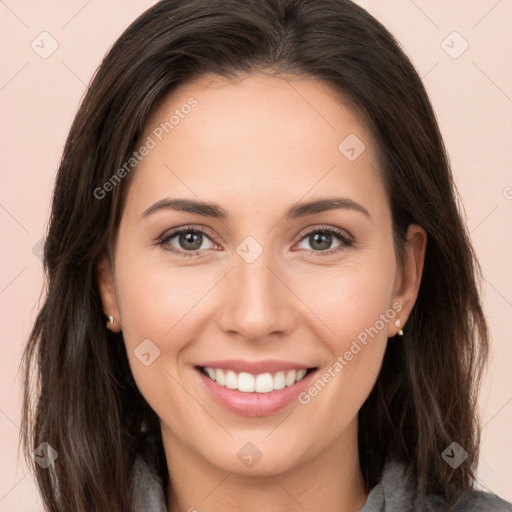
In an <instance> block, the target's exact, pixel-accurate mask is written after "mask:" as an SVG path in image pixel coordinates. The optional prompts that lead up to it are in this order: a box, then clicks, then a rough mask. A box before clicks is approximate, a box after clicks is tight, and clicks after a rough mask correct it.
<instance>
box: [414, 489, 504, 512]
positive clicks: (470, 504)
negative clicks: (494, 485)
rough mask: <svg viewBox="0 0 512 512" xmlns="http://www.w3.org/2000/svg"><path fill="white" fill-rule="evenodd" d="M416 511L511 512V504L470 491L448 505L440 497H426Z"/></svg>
mask: <svg viewBox="0 0 512 512" xmlns="http://www.w3.org/2000/svg"><path fill="white" fill-rule="evenodd" d="M417 510H421V512H434V511H436V512H437V511H446V512H512V504H511V503H509V502H508V501H505V500H503V499H501V498H500V497H499V496H497V495H496V494H492V493H489V492H484V491H478V490H472V491H465V492H462V493H461V494H460V495H459V496H458V497H457V498H456V499H455V500H454V501H453V502H452V503H450V504H447V503H446V501H445V500H444V499H443V498H442V497H440V496H435V495H431V496H428V497H427V498H425V499H424V500H423V501H422V502H421V504H420V506H419V508H418V509H417Z"/></svg>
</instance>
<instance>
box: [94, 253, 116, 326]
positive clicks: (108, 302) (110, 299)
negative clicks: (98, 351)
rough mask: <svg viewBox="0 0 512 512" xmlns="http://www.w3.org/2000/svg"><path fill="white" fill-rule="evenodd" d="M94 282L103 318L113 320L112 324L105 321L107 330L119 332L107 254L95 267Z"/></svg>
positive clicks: (114, 294)
mask: <svg viewBox="0 0 512 512" xmlns="http://www.w3.org/2000/svg"><path fill="white" fill-rule="evenodd" d="M96 280H97V282H98V289H99V292H100V296H101V302H102V304H103V311H104V312H105V316H106V317H109V316H112V317H113V319H114V322H113V323H112V324H111V323H110V321H109V320H107V328H108V329H110V330H111V331H113V332H119V331H120V330H121V317H120V315H119V306H118V303H117V294H116V288H115V283H114V272H113V266H112V263H111V261H110V258H109V256H108V255H107V254H105V255H103V256H102V257H101V258H100V260H99V261H98V263H97V265H96Z"/></svg>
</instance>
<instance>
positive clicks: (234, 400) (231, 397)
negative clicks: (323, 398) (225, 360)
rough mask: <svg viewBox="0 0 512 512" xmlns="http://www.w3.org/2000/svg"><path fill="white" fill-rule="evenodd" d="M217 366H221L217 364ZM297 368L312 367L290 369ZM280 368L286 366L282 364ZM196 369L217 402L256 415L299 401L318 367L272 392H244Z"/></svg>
mask: <svg viewBox="0 0 512 512" xmlns="http://www.w3.org/2000/svg"><path fill="white" fill-rule="evenodd" d="M218 363H219V361H217V362H216V364H218ZM201 366H202V365H201ZM217 368H219V366H217ZM237 368H238V367H237ZM295 368H298V369H307V368H311V367H305V366H301V365H298V366H293V367H292V368H289V369H291V370H293V369H295ZM226 369H228V370H231V369H232V370H233V371H245V370H235V369H234V368H232V367H226ZM279 369H285V368H283V367H282V366H280V367H279ZM194 371H195V373H196V374H197V376H198V377H199V379H200V381H201V383H202V385H203V386H204V387H205V388H206V391H207V392H208V394H209V395H210V396H211V397H212V398H213V399H214V400H216V402H217V403H219V404H220V405H221V406H223V407H224V408H226V409H227V410H229V411H231V412H234V413H236V414H240V415H243V416H253V417H254V416H269V415H271V414H275V413H277V412H279V411H280V410H282V409H284V408H285V407H286V406H288V405H290V404H291V403H292V402H294V401H296V402H297V397H298V395H299V394H300V393H301V392H302V391H304V389H305V388H306V387H308V386H309V384H310V382H311V379H312V378H313V376H314V375H315V374H316V373H317V371H318V369H317V368H315V369H314V370H312V371H310V372H308V373H307V374H306V375H305V376H304V378H303V379H302V380H300V381H299V382H296V383H295V384H293V385H291V386H288V387H285V388H283V389H278V390H275V391H271V392H270V393H243V392H242V391H238V390H237V389H229V388H226V387H225V386H221V385H219V384H217V383H216V382H215V381H213V380H211V379H210V378H209V377H208V376H206V375H205V374H204V373H203V372H202V371H201V369H200V368H199V367H195V368H194ZM249 373H253V372H249ZM260 373H261V372H260ZM263 373H265V372H263Z"/></svg>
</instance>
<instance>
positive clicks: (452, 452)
mask: <svg viewBox="0 0 512 512" xmlns="http://www.w3.org/2000/svg"><path fill="white" fill-rule="evenodd" d="M454 194H455V192H454V187H453V183H452V176H451V172H450V169H449V165H448V160H447V156H446V154H445V151H444V147H443V143H442V139H441V136H440V133H439V129H438V127H437V124H436V121H435V116H434V113H433V111H432V107H431V105H430V103H429V101H428V98H427V95H426V92H425V90H424V88H423V85H422V83H421V80H420V79H419V77H418V75H417V73H416V72H415V70H414V68H413V67H412V65H411V63H410V62H409V60H408V59H407V57H406V56H405V55H404V53H403V52H402V51H401V49H400V48H399V46H398V44H397V43H396V42H395V40H394V39H393V37H392V36H391V34H390V33H389V32H388V31H387V30H386V29H385V28H384V27H383V26H382V25H381V24H380V23H379V22H377V21H376V20H375V19H374V18H373V17H371V16H370V15H369V14H368V13H367V12H366V11H364V10H363V9H361V8H360V7H358V6H357V5H355V4H353V3H351V2H349V1H346V0H319V1H315V2H309V1H305V0H266V1H261V0H251V1H235V0H215V1H212V2H202V1H199V0H180V1H162V2H159V3H158V4H156V5H155V6H154V7H152V8H151V9H149V10H148V11H146V12H145V13H144V14H143V15H142V16H140V17H139V18H138V19H137V20H135V22H134V23H133V24H132V25H131V26H130V27H129V28H128V29H127V30H126V31H125V32H124V33H123V34H122V35H121V37H120V38H119V40H118V41H117V42H116V43H115V44H114V46H113V47H112V48H111V50H110V51H109V52H108V54H107V56H106V57H105V59H104V61H103V63H102V64H101V66H100V68H99V70H98V72H97V73H96V75H95V77H94V80H93V81H92V83H91V86H90V87H89V90H88V92H87V94H86V96H85V98H84V100H83V103H82V105H81V107H80V109H79V111H78V114H77V116H76V118H75V121H74V123H73V126H72V128H71V131H70V134H69V137H68V140H67V143H66V146H65V149H64V155H63V159H62V162H61V166H60V169H59V172H58V176H57V181H56V186H55V193H54V198H53V205H52V214H51V222H50V226H49V232H48V237H47V239H46V244H45V249H44V260H45V268H46V271H47V279H48V293H47V298H46V300H45V303H44V305H43V308H42V310H41V312H40V314H39V316H38V318H37V320H36V323H35V326H34V329H33V332H32V334H31V337H30V340H29V343H28V345H27V348H26V352H25V396H24V409H23V441H24V446H25V451H26V453H27V456H29V457H31V456H32V452H33V451H34V450H35V454H36V455H35V456H34V459H36V462H37V456H40V457H42V458H43V459H45V460H46V462H47V464H40V463H38V464H34V468H35V473H36V478H37V482H38V485H39V488H40V490H41V494H42V496H43V499H44V503H45V506H46V508H47V510H55V511H57V510H58V511H60V510H66V511H69V510H73V511H86V510H87V511H89V510H95V511H103V510H115V511H127V510H135V511H143V510H144V511H169V512H177V511H179V510H188V511H193V510H198V511H201V512H202V511H223V510H244V511H252V510H262V509H264V510H266V511H285V510H286V511H287V512H290V511H295V510H297V511H298V510H308V511H310V512H315V511H318V510H345V511H358V510H360V511H364V512H369V511H391V510H393V511H397V510H482V511H483V510H508V509H509V508H508V507H510V504H508V503H506V502H505V501H503V500H501V499H500V498H498V497H497V496H494V495H491V494H488V493H483V492H478V491H476V490H473V484H474V481H475V471H476V466H477V462H478V447H479V426H478V421H477V415H476V402H475V400H476V396H477V394H476V392H477V390H478V385H479V382H480V377H481V372H482V369H483V366H484V363H485V361H486V357H487V351H488V332H487V327H486V322H485V319H484V316H483V313H482V308H481V302H480V298H479V295H478V288H477V278H478V275H479V274H478V264H477V262H476V259H475V255H474V252H473V249H472V247H471V244H470V240H469V237H468V234H467V231H466V228H465V227H464V225H463V222H462V220H461V216H460V214H459V212H458V210H457V207H456V201H455V197H454ZM105 320H106V327H105ZM35 365H37V366H36V368H37V373H36V376H37V386H38V387H37V388H34V385H33V384H32V382H31V380H30V374H31V372H32V368H33V367H34V366H35ZM43 443H47V444H43ZM38 450H39V451H38ZM44 466H46V467H44Z"/></svg>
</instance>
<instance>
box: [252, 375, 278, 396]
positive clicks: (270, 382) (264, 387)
mask: <svg viewBox="0 0 512 512" xmlns="http://www.w3.org/2000/svg"><path fill="white" fill-rule="evenodd" d="M254 391H256V393H270V392H271V391H274V378H273V377H272V374H270V373H261V374H260V375H258V376H257V377H256V382H255V384H254Z"/></svg>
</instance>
